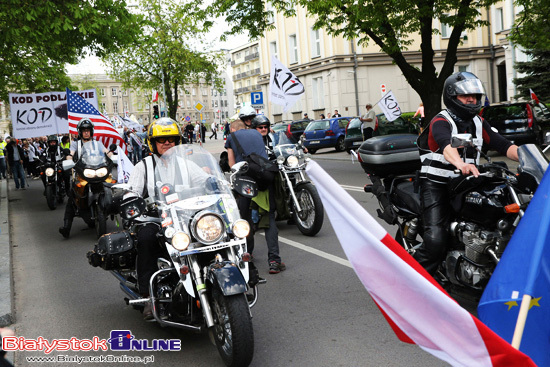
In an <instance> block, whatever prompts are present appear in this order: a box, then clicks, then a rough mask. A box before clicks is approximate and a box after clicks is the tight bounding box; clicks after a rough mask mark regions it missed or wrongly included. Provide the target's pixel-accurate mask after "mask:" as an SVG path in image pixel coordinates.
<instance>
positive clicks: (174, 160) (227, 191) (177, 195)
mask: <svg viewBox="0 0 550 367" xmlns="http://www.w3.org/2000/svg"><path fill="white" fill-rule="evenodd" d="M155 180H156V182H155V192H154V195H153V199H154V200H155V201H156V202H158V203H160V204H163V205H174V206H176V207H178V208H179V209H186V210H192V211H198V210H204V209H208V210H211V211H213V212H216V213H218V214H220V215H222V216H224V217H226V219H227V220H228V221H229V222H234V221H235V220H237V219H239V218H240V216H239V210H238V208H237V204H236V202H235V199H234V197H233V194H232V192H231V188H230V185H229V182H227V180H226V179H225V175H224V174H223V172H222V170H221V169H220V166H219V164H218V162H217V160H216V159H215V158H214V156H212V154H210V153H209V152H208V151H207V150H205V149H204V148H202V147H200V146H194V145H189V144H187V145H177V146H175V147H173V148H171V149H170V150H168V151H167V152H166V153H164V154H163V155H162V157H160V158H159V159H157V161H156V165H155Z"/></svg>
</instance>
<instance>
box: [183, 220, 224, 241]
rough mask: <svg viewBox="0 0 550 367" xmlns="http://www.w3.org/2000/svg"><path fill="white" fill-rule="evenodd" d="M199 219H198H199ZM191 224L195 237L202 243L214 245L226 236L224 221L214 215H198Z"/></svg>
mask: <svg viewBox="0 0 550 367" xmlns="http://www.w3.org/2000/svg"><path fill="white" fill-rule="evenodd" d="M197 217H198V218H197ZM197 217H195V219H194V220H193V223H192V224H191V230H192V232H193V235H194V236H195V237H196V238H197V239H198V240H199V241H200V242H202V243H204V244H206V245H212V244H214V243H216V242H218V241H219V240H220V239H221V238H222V237H223V234H224V229H225V226H224V223H223V220H222V219H221V218H220V217H219V216H218V215H216V214H214V213H207V214H203V215H197Z"/></svg>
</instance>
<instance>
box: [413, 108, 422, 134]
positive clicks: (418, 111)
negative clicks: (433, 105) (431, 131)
mask: <svg viewBox="0 0 550 367" xmlns="http://www.w3.org/2000/svg"><path fill="white" fill-rule="evenodd" d="M418 115H420V132H422V129H423V128H424V103H422V102H420V105H419V106H418V109H417V110H416V112H415V114H414V116H413V118H415V117H416V116H418Z"/></svg>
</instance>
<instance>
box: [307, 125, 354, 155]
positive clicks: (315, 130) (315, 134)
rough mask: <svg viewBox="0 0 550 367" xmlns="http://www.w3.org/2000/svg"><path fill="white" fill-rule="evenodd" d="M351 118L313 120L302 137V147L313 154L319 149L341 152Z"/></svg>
mask: <svg viewBox="0 0 550 367" xmlns="http://www.w3.org/2000/svg"><path fill="white" fill-rule="evenodd" d="M351 119H352V117H336V118H331V119H324V120H314V121H311V122H310V123H309V125H308V126H307V128H306V130H305V132H304V136H305V140H304V145H305V147H306V148H307V150H308V152H310V153H312V154H313V153H315V152H316V151H317V150H318V149H321V148H331V147H334V148H336V151H337V152H341V151H343V150H344V149H345V148H346V147H345V145H344V138H345V135H346V126H348V123H349V122H350V120H351Z"/></svg>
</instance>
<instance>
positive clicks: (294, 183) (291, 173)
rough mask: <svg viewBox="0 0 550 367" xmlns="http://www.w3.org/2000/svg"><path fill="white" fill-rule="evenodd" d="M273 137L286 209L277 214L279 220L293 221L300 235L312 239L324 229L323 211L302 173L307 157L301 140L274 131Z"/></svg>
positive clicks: (312, 187) (311, 185) (319, 199)
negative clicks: (311, 237)
mask: <svg viewBox="0 0 550 367" xmlns="http://www.w3.org/2000/svg"><path fill="white" fill-rule="evenodd" d="M272 137H273V138H272V140H273V153H274V154H275V156H276V157H277V164H278V165H279V179H278V181H277V182H278V183H279V185H278V187H277V189H278V190H280V192H281V193H282V197H284V198H285V204H286V205H285V208H286V209H288V211H287V212H286V213H279V211H278V219H279V220H281V219H290V218H292V219H293V220H294V223H296V226H297V227H298V229H299V230H300V232H302V234H304V235H306V236H315V235H316V234H317V233H318V232H319V231H320V230H321V227H322V226H323V220H324V210H323V203H322V202H321V198H320V197H319V193H318V192H317V189H316V188H315V186H314V185H313V184H312V183H311V182H310V181H309V179H308V178H307V177H306V174H305V170H306V166H307V163H308V162H309V160H310V158H309V154H306V153H304V147H303V145H302V142H301V141H296V139H295V138H294V137H293V136H288V135H287V134H286V133H285V132H284V131H279V132H276V133H275V134H273V136H272ZM281 212H284V210H281Z"/></svg>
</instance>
